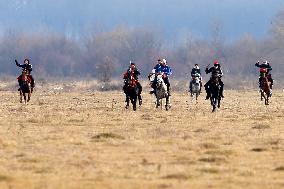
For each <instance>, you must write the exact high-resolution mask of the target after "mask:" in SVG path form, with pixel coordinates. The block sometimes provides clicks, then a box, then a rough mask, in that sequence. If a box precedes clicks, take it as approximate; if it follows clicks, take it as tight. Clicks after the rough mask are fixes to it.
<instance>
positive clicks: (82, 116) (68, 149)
mask: <svg viewBox="0 0 284 189" xmlns="http://www.w3.org/2000/svg"><path fill="white" fill-rule="evenodd" d="M143 96H144V104H143V106H142V107H141V108H139V110H138V111H137V112H133V111H131V110H125V109H124V96H123V94H122V93H121V92H104V93H102V92H81V93H80V92H52V91H50V92H44V91H36V93H35V94H34V96H32V99H31V102H30V103H29V104H27V105H25V104H20V103H19V97H18V94H17V93H15V92H4V91H2V92H0V103H1V108H0V188H1V189H15V188H27V189H51V188H52V189H53V188H58V189H75V188H84V189H85V188H86V189H94V188H110V189H111V188H114V189H116V188H117V189H118V188H121V189H130V188H131V189H133V188H134V189H140V188H141V189H142V188H150V189H167V188H177V189H183V188H184V189H188V188H196V189H199V188H214V189H215V188H217V189H219V188H226V189H230V188H232V189H234V188H253V189H254V188H255V189H268V188H273V189H277V188H279V189H280V188H284V124H283V121H284V92H283V91H280V90H279V91H274V95H273V97H272V99H271V103H270V105H269V106H265V105H264V103H263V102H260V99H259V94H258V92H257V91H226V92H225V97H226V98H225V99H224V101H222V107H221V109H220V110H218V111H217V112H215V113H211V107H210V104H209V102H208V101H205V100H204V93H203V94H202V96H201V97H200V100H199V103H198V104H195V102H194V101H191V99H190V97H189V96H188V94H186V93H177V92H176V93H173V97H172V104H173V107H172V109H171V110H170V111H168V112H166V111H165V110H161V109H155V108H154V104H153V97H151V96H150V95H149V94H146V93H144V94H143Z"/></svg>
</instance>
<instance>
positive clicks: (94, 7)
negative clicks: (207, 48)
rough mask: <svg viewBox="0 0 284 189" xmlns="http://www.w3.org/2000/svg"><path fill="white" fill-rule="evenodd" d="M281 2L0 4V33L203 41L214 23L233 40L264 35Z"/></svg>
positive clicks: (11, 0)
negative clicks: (132, 30) (142, 30)
mask: <svg viewBox="0 0 284 189" xmlns="http://www.w3.org/2000/svg"><path fill="white" fill-rule="evenodd" d="M281 9H284V0H0V31H2V32H3V31H5V30H7V29H13V30H19V31H25V30H26V31H41V32H42V31H44V30H50V31H58V32H64V33H67V32H68V33H71V34H75V35H81V34H84V32H85V31H87V30H88V29H89V28H96V29H98V28H102V29H104V30H106V29H111V28H114V27H117V26H129V27H151V28H152V29H155V28H157V30H159V31H163V33H164V34H165V35H166V36H167V37H169V38H172V39H173V38H176V37H177V36H180V35H183V34H187V33H192V34H193V35H196V36H198V37H201V38H207V37H208V36H209V34H210V27H211V23H212V22H213V21H218V22H222V25H223V33H224V35H225V37H226V38H227V39H228V40H234V39H236V38H238V37H239V36H241V35H243V34H244V33H252V34H253V35H254V36H256V37H263V36H265V34H266V33H267V30H268V29H269V26H270V24H271V21H272V20H273V17H274V16H275V15H276V14H277V12H278V11H279V10H281Z"/></svg>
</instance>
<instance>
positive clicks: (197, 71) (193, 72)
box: [189, 64, 202, 93]
mask: <svg viewBox="0 0 284 189" xmlns="http://www.w3.org/2000/svg"><path fill="white" fill-rule="evenodd" d="M196 75H199V77H200V91H199V92H200V93H201V87H202V77H201V70H200V68H199V66H198V64H195V65H194V67H193V68H192V70H191V78H192V79H193V78H194V77H196ZM192 79H191V81H190V84H189V89H190V92H191V91H192Z"/></svg>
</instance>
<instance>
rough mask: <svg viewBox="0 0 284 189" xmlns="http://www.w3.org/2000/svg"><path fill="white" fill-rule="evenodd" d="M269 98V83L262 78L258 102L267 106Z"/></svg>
mask: <svg viewBox="0 0 284 189" xmlns="http://www.w3.org/2000/svg"><path fill="white" fill-rule="evenodd" d="M269 97H270V83H269V81H268V78H267V77H263V78H262V79H261V83H260V100H261V101H263V99H264V103H265V105H269Z"/></svg>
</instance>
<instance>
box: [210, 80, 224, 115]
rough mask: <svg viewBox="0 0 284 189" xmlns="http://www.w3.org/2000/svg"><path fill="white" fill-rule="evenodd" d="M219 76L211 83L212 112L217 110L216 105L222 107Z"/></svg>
mask: <svg viewBox="0 0 284 189" xmlns="http://www.w3.org/2000/svg"><path fill="white" fill-rule="evenodd" d="M220 87H221V86H220V85H219V77H218V76H215V77H213V78H212V81H211V82H210V84H209V92H210V101H211V105H212V107H213V109H212V112H215V110H216V107H218V108H220V102H221V96H220Z"/></svg>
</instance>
